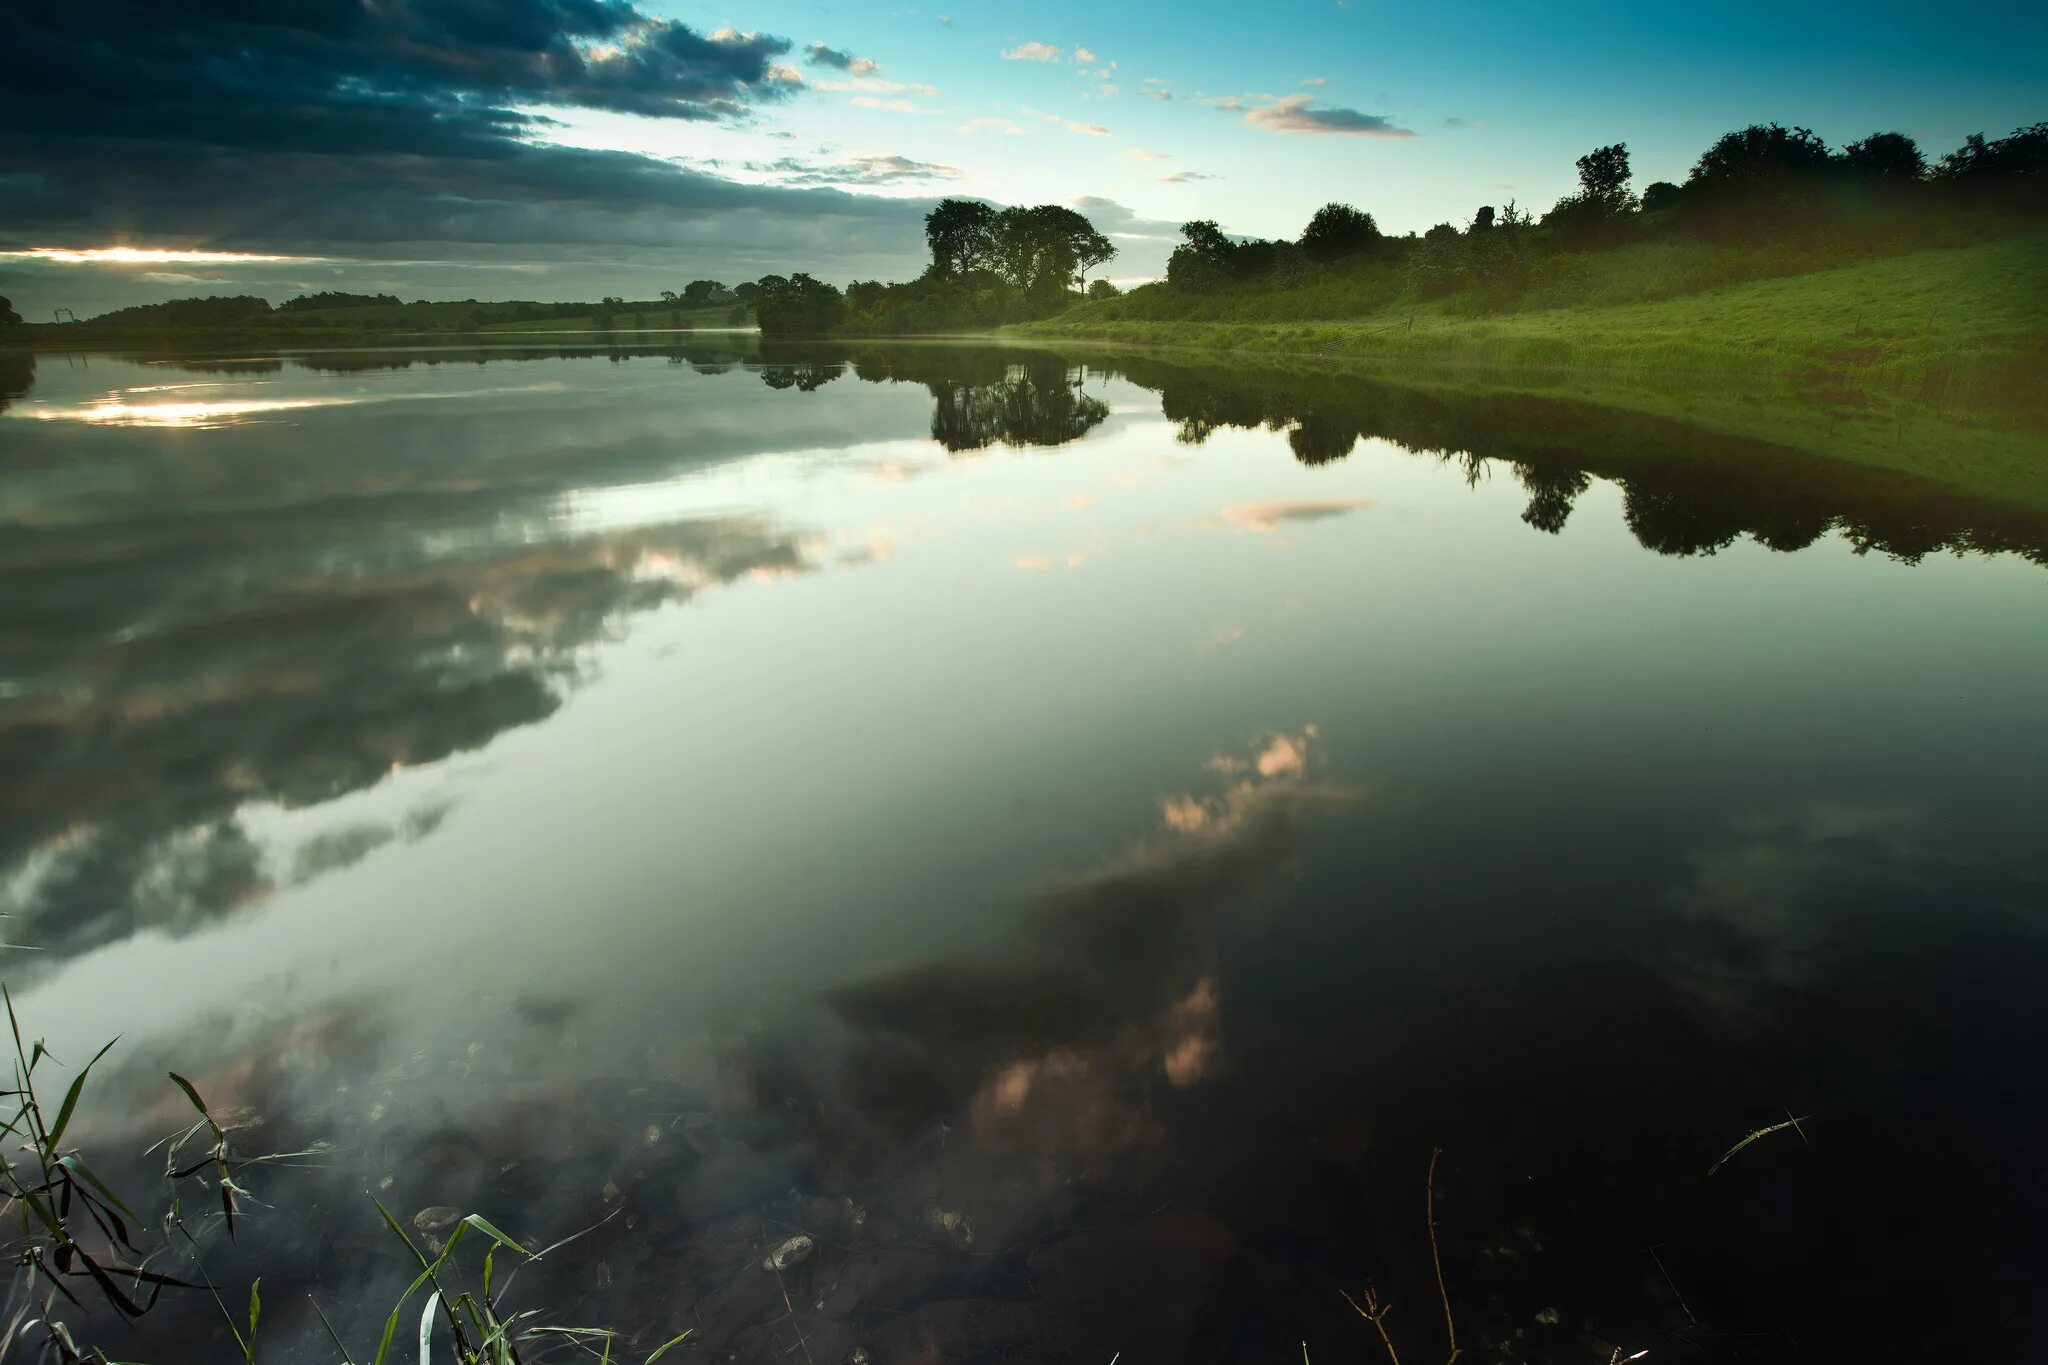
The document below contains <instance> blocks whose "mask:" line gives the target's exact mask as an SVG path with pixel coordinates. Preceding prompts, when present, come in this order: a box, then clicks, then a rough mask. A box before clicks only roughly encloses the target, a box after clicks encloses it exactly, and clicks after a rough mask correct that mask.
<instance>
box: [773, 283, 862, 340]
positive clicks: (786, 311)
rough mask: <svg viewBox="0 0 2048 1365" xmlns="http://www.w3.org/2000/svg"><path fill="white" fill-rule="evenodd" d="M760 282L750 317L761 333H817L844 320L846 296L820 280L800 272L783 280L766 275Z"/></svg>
mask: <svg viewBox="0 0 2048 1365" xmlns="http://www.w3.org/2000/svg"><path fill="white" fill-rule="evenodd" d="M770 280H776V281H779V284H777V285H776V286H773V287H771V286H770V285H769V281H770ZM761 286H762V293H761V300H760V302H759V303H758V304H756V305H755V307H754V317H755V320H756V322H757V323H758V324H759V325H760V328H761V332H762V334H763V335H772V336H821V335H823V334H824V333H826V332H829V331H831V330H832V329H833V328H834V327H837V326H838V325H839V324H840V323H842V322H844V321H845V320H846V296H845V295H843V294H841V293H840V292H839V291H838V290H837V289H834V288H833V287H832V286H831V285H829V284H826V283H825V282H824V281H823V280H818V279H813V278H812V277H811V276H809V275H806V274H803V273H801V272H799V273H797V274H794V275H791V276H790V277H789V278H788V279H786V280H784V279H782V277H781V276H779V275H767V276H763V277H762V279H761Z"/></svg>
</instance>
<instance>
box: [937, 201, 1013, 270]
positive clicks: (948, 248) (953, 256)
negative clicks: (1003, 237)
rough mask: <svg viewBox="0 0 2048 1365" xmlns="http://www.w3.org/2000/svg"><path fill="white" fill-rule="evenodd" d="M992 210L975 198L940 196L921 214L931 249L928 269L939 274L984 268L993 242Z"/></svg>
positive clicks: (993, 211) (993, 224) (986, 267)
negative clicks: (936, 204)
mask: <svg viewBox="0 0 2048 1365" xmlns="http://www.w3.org/2000/svg"><path fill="white" fill-rule="evenodd" d="M995 223H996V211H995V210H994V209H992V208H990V207H989V206H988V205H987V204H984V203H981V202H980V201H979V200H975V199H941V200H940V201H939V206H938V207H937V208H935V209H933V210H932V211H931V212H930V213H927V214H926V215H925V216H924V239H925V241H926V242H927V243H928V244H929V245H930V246H931V249H932V269H933V270H935V271H937V272H938V273H939V274H941V275H962V274H965V273H967V272H968V271H970V270H986V269H988V268H989V266H990V261H989V252H990V248H991V247H992V246H993V245H994V238H995Z"/></svg>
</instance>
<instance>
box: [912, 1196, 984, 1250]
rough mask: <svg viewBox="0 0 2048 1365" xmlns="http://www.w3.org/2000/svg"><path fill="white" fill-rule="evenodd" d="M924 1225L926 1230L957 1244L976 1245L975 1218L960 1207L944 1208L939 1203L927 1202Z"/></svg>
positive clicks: (964, 1245)
mask: <svg viewBox="0 0 2048 1365" xmlns="http://www.w3.org/2000/svg"><path fill="white" fill-rule="evenodd" d="M924 1227H925V1231H926V1232H929V1233H931V1234H932V1235H933V1236H935V1237H940V1238H943V1239H945V1240H946V1241H948V1242H952V1243H954V1244H955V1245H956V1246H963V1247H969V1246H973V1245H974V1219H973V1218H972V1217H970V1216H969V1215H967V1214H964V1213H962V1212H960V1211H959V1210H958V1209H942V1208H940V1207H939V1206H938V1205H937V1204H927V1205H926V1206H925V1210H924Z"/></svg>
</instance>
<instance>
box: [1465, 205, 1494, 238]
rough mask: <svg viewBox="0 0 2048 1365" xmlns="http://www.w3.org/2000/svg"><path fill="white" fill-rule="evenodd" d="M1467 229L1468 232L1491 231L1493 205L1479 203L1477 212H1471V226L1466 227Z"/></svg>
mask: <svg viewBox="0 0 2048 1365" xmlns="http://www.w3.org/2000/svg"><path fill="white" fill-rule="evenodd" d="M1467 231H1470V232H1491V231H1493V205H1491V204H1481V205H1480V206H1479V212H1477V213H1475V214H1473V215H1472V226H1471V227H1470V228H1469V229H1467Z"/></svg>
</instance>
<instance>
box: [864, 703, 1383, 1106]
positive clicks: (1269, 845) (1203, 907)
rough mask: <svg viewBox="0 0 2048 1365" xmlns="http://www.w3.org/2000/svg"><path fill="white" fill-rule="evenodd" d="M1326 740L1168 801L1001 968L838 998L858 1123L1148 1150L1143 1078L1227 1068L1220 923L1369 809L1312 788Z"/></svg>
mask: <svg viewBox="0 0 2048 1365" xmlns="http://www.w3.org/2000/svg"><path fill="white" fill-rule="evenodd" d="M1312 738H1313V730H1312V729H1311V730H1307V731H1303V732H1301V733H1300V734H1297V735H1292V736H1282V737H1281V739H1284V740H1286V741H1287V742H1288V746H1289V752H1292V753H1298V754H1299V755H1300V756H1301V761H1300V762H1298V763H1291V764H1288V765H1283V766H1282V767H1280V768H1278V769H1276V770H1275V771H1274V772H1271V773H1265V774H1261V775H1260V776H1257V777H1248V778H1245V779H1242V780H1239V781H1237V782H1235V783H1233V784H1231V785H1230V786H1228V787H1227V788H1226V789H1225V790H1224V791H1222V792H1220V793H1217V794H1214V795H1209V796H1199V797H1198V796H1194V795H1182V796H1175V797H1170V798H1167V799H1166V800H1165V801H1163V802H1162V803H1161V810H1162V816H1163V825H1164V828H1163V829H1162V830H1160V831H1158V832H1155V833H1153V834H1151V835H1148V836H1146V837H1143V838H1141V839H1139V840H1137V841H1136V842H1135V843H1133V844H1131V845H1130V846H1129V847H1127V848H1126V849H1124V850H1123V851H1122V852H1121V853H1119V854H1116V855H1114V856H1112V857H1110V858H1108V859H1107V860H1105V861H1104V862H1103V863H1102V864H1100V865H1099V866H1097V867H1095V868H1093V869H1091V870H1089V871H1086V872H1081V873H1076V874H1071V875H1068V876H1064V877H1060V878H1056V879H1054V880H1052V881H1050V882H1048V883H1046V884H1045V885H1043V886H1041V887H1040V888H1039V889H1037V890H1036V891H1035V892H1033V893H1031V895H1030V896H1029V897H1028V898H1027V900H1026V903H1025V905H1024V907H1023V911H1022V922H1021V924H1020V926H1019V929H1018V933H1017V938H1016V941H1015V943H1014V945H1013V946H1012V947H1011V948H1009V949H1008V950H1006V951H1005V952H1004V953H1002V954H1001V955H999V956H985V955H984V956H963V957H951V958H942V959H935V960H927V961H923V962H917V963H912V964H909V965H906V966H903V967H900V968H897V969H895V970H893V971H889V972H885V973H882V974H880V975H877V976H874V977H871V978H869V979H867V980H865V981H862V982H858V983H856V984H854V985H850V986H845V987H841V988H839V989H838V990H835V991H833V992H831V993H830V994H829V997H828V1000H829V1003H830V1005H831V1007H832V1009H833V1011H834V1012H835V1013H836V1014H837V1015H838V1017H839V1018H840V1020H841V1021H842V1022H843V1023H844V1024H845V1025H846V1026H847V1027H848V1028H850V1029H851V1030H852V1032H853V1035H854V1044H853V1048H852V1052H851V1055H850V1057H849V1059H848V1063H847V1066H846V1076H845V1084H846V1086H847V1087H848V1089H849V1091H850V1097H851V1099H852V1101H853V1102H854V1104H855V1105H856V1107H858V1108H859V1109H861V1110H862V1111H864V1112H865V1113H866V1114H867V1115H868V1116H869V1117H870V1118H871V1119H872V1120H874V1121H876V1122H878V1123H880V1124H881V1125H883V1126H884V1127H885V1128H889V1129H893V1130H895V1131H898V1132H902V1133H911V1132H916V1131H918V1130H919V1129H920V1128H921V1127H922V1126H924V1125H926V1124H929V1123H931V1122H934V1121H936V1120H938V1119H940V1118H942V1117H943V1116H945V1115H946V1114H948V1113H950V1112H952V1111H953V1110H955V1109H957V1108H958V1107H960V1106H961V1105H962V1104H963V1103H964V1104H965V1105H966V1106H967V1107H968V1109H969V1111H970V1113H971V1114H973V1115H974V1116H975V1117H976V1118H977V1120H978V1121H979V1122H980V1123H981V1124H982V1125H983V1126H984V1128H989V1127H991V1126H994V1125H997V1124H998V1121H1000V1120H1005V1119H1009V1118H1029V1119H1030V1120H1031V1122H1032V1124H1033V1125H1034V1127H1036V1126H1038V1125H1040V1124H1050V1125H1051V1126H1052V1129H1053V1130H1054V1131H1055V1132H1056V1133H1057V1134H1059V1135H1063V1138H1064V1141H1061V1140H1058V1139H1056V1138H1055V1137H1054V1136H1053V1134H1052V1133H1041V1134H1040V1137H1041V1138H1042V1139H1044V1140H1045V1141H1049V1142H1052V1143H1053V1145H1055V1146H1059V1145H1066V1146H1072V1145H1082V1146H1087V1145H1093V1144H1100V1143H1113V1141H1122V1140H1127V1139H1130V1138H1132V1137H1135V1136H1136V1135H1137V1134H1138V1133H1139V1132H1140V1131H1141V1130H1142V1129H1143V1128H1144V1127H1145V1124H1144V1123H1143V1122H1142V1119H1141V1116H1140V1115H1139V1114H1138V1112H1137V1111H1136V1110H1135V1109H1133V1108H1132V1106H1133V1104H1134V1103H1135V1102H1136V1101H1135V1100H1134V1098H1133V1096H1132V1091H1133V1087H1134V1086H1135V1085H1140V1084H1142V1078H1144V1077H1147V1076H1149V1077H1151V1078H1154V1079H1155V1080H1164V1081H1165V1082H1166V1083H1168V1084H1170V1085H1173V1086H1186V1085H1192V1084H1195V1083H1196V1082H1198V1081H1199V1080H1201V1079H1202V1078H1203V1077H1204V1076H1206V1075H1207V1074H1209V1073H1210V1071H1211V1069H1212V1068H1213V1067H1214V1065H1215V1063H1216V1060H1217V1057H1218V1055H1219V1049H1220V1036H1221V1025H1220V1022H1219V1014H1218V1001H1219V998H1220V989H1221V988H1220V987H1219V984H1218V982H1217V981H1216V980H1215V978H1214V975H1213V971H1212V969H1211V968H1210V967H1209V966H1207V965H1206V964H1207V960H1208V959H1209V957H1210V956H1211V954H1212V948H1211V930H1212V924H1213V918H1214V915H1215V913H1216V911H1217V910H1218V908H1219V907H1220V906H1221V905H1222V904H1223V903H1224V902H1225V901H1227V900H1228V899H1229V898H1230V897H1231V896H1233V895H1235V894H1238V893H1240V892H1243V891H1245V890H1247V889H1249V888H1250V887H1251V886H1252V884H1253V883H1254V882H1255V881H1256V880H1257V879H1258V878H1260V877H1261V876H1263V875H1264V874H1266V873H1267V872H1270V871H1271V870H1273V869H1274V868H1276V867H1277V866H1279V865H1280V863H1281V862H1282V861H1283V860H1284V859H1285V858H1287V857H1288V856H1289V855H1290V854H1291V853H1292V852H1293V850H1294V849H1295V848H1296V847H1297V845H1298V842H1299V838H1300V835H1301V831H1302V828H1303V825H1304V823H1305V822H1306V821H1307V820H1308V819H1309V818H1310V817H1311V816H1314V815H1318V814H1323V813H1328V812H1333V811H1339V810H1345V809H1349V808H1351V807H1353V806H1355V805H1356V804H1357V803H1358V801H1359V800H1360V799H1361V793H1360V792H1358V791H1357V790H1356V789H1354V788H1351V787H1346V786H1339V785H1332V784H1322V783H1315V782H1310V781H1308V780H1306V769H1307V766H1308V762H1307V755H1308V750H1309V746H1310V742H1311V740H1312ZM1278 742H1279V741H1277V740H1276V741H1275V743H1276V744H1277V743H1278ZM1270 751H1271V750H1270V748H1269V752H1270ZM1247 766H1249V761H1247Z"/></svg>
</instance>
